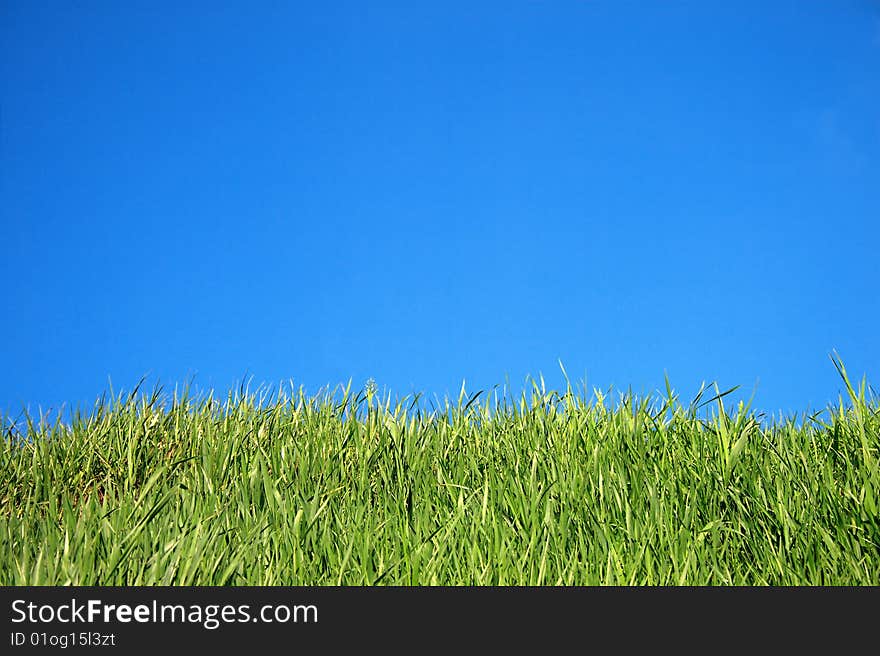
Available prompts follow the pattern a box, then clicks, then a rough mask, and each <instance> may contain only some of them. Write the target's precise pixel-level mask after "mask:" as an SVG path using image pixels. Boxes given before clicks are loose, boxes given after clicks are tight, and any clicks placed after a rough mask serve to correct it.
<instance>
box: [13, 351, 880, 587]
mask: <svg viewBox="0 0 880 656" xmlns="http://www.w3.org/2000/svg"><path fill="white" fill-rule="evenodd" d="M835 363H836V364H837V365H838V367H839V370H840V374H841V376H842V378H843V381H844V383H845V385H846V389H847V390H848V394H847V398H845V399H841V401H840V403H839V404H838V405H835V406H834V407H829V408H828V409H827V410H826V411H825V412H824V413H821V414H820V415H817V416H814V417H813V418H812V419H811V418H805V420H804V421H803V422H795V421H793V420H782V419H778V420H774V421H772V422H761V421H759V417H758V416H756V414H755V413H754V412H753V411H751V410H750V409H749V407H748V406H746V405H743V404H742V403H739V404H738V405H737V406H736V407H734V408H730V409H725V407H724V402H725V400H726V399H728V398H730V397H724V396H722V397H721V398H715V399H713V398H712V397H713V396H717V393H718V392H717V389H716V390H714V391H709V390H703V391H702V393H701V394H699V395H698V398H697V399H696V400H695V401H693V402H687V403H683V402H681V401H679V399H678V398H677V396H676V395H675V394H674V393H673V391H672V390H667V393H666V394H665V395H659V396H657V397H656V398H637V397H633V396H626V395H624V396H619V395H618V396H615V397H614V399H613V401H612V399H611V398H606V397H604V396H603V395H602V394H601V393H598V392H597V393H593V394H589V395H588V394H586V393H585V392H582V391H574V390H572V389H571V388H568V389H566V390H565V391H562V392H553V391H549V390H544V389H543V388H542V384H541V383H540V382H538V383H535V384H534V385H533V389H531V390H530V391H529V392H528V393H524V394H522V395H521V396H519V397H517V398H515V399H514V398H498V397H497V396H496V395H493V394H483V395H474V396H473V397H470V396H462V397H461V398H460V399H459V400H457V401H455V402H446V403H445V404H444V405H443V406H442V407H440V408H434V409H432V410H426V409H425V408H424V403H414V401H415V400H416V399H413V398H409V399H403V400H401V401H396V402H392V401H391V400H390V398H388V397H385V398H384V399H383V398H382V397H381V395H379V394H377V393H376V391H375V390H374V389H370V388H369V387H368V388H367V389H366V390H363V391H361V392H360V393H357V394H355V393H353V392H352V391H351V390H350V389H349V390H337V391H336V393H334V394H330V393H326V394H319V395H318V396H316V397H313V398H310V397H307V396H305V395H303V394H302V393H291V394H290V395H289V396H285V395H284V394H283V393H282V394H279V395H278V396H277V398H276V396H275V395H274V394H273V396H272V397H271V398H268V397H267V396H266V393H265V392H264V393H262V394H260V393H254V394H251V393H247V392H238V393H234V394H230V395H229V396H228V397H227V398H226V399H225V400H224V401H223V402H220V401H218V400H217V399H214V398H212V397H211V396H210V395H208V396H203V397H200V398H186V397H185V396H184V397H183V398H174V397H173V396H172V398H164V397H163V395H162V394H160V393H159V392H158V391H157V392H155V393H153V394H152V395H144V394H139V395H138V394H133V395H128V396H125V397H121V396H117V397H115V398H112V399H111V400H109V401H107V402H103V403H99V404H98V405H97V406H96V408H95V409H94V411H92V412H90V413H88V414H87V415H80V416H77V417H75V418H74V420H73V421H72V422H71V423H70V424H62V423H60V422H54V423H42V424H41V423H40V422H36V423H31V422H27V425H26V426H21V427H20V428H14V427H13V426H12V424H11V422H10V420H8V419H7V420H6V422H5V426H4V435H5V437H4V440H3V442H2V453H0V584H4V585H24V584H36V585H44V584H77V585H87V584H92V585H94V584H96V585H128V584H141V585H145V584H170V585H245V584H254V585H282V584H283V585H336V584H342V585H375V584H381V585H384V584H398V585H401V584H402V585H433V584H442V585H462V584H476V585H484V584H498V585H513V584H517V585H519V584H526V585H572V584H574V585H585V584H586V585H593V584H624V585H630V584H648V585H658V584H659V585H679V584H698V585H704V584H706V585H729V584H745V585H767V584H770V585H779V584H782V585H819V584H822V585H842V584H860V585H878V584H880V509H878V508H880V469H878V457H880V453H878V452H880V404H878V400H877V398H876V397H875V396H874V395H873V394H872V393H866V388H865V384H864V382H863V383H862V384H861V385H859V386H858V389H853V387H852V386H851V385H850V383H849V381H848V379H847V378H846V373H845V370H843V368H842V363H840V362H839V361H835Z"/></svg>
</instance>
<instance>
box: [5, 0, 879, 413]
mask: <svg viewBox="0 0 880 656" xmlns="http://www.w3.org/2000/svg"><path fill="white" fill-rule="evenodd" d="M0 53H2V56H0V65H2V69H0V176H2V177H0V192H2V206H0V212H2V215H0V228H2V232H0V242H2V253H3V256H2V259H0V275H2V294H3V314H2V316H3V319H2V321H0V354H2V363H3V367H2V372H3V375H2V377H0V411H6V412H12V413H17V412H18V411H20V410H21V409H22V408H23V407H26V406H27V407H30V408H31V410H32V411H36V410H37V409H38V407H40V406H42V408H43V409H44V410H45V409H47V408H56V407H58V405H59V404H61V403H66V404H68V405H76V404H82V403H86V404H90V403H91V402H93V401H94V399H95V398H96V397H97V396H98V395H99V394H100V393H101V392H102V391H104V390H105V389H106V388H107V381H108V377H109V378H110V379H112V381H113V385H114V387H120V388H130V387H131V386H132V385H133V384H134V383H135V382H136V381H137V380H138V379H139V378H140V377H141V376H142V375H144V374H149V376H150V380H153V381H155V380H157V379H158V380H159V381H161V382H163V383H165V384H166V386H169V387H172V388H173V386H174V384H175V383H181V382H183V381H185V380H187V379H188V378H190V377H191V376H194V377H195V382H196V384H197V385H201V386H202V387H205V388H206V387H213V388H216V389H218V390H226V389H228V388H230V386H232V385H234V384H235V383H237V382H238V381H240V380H241V379H242V378H243V377H245V376H246V375H247V376H253V381H254V384H256V383H259V382H268V383H277V382H278V381H281V380H285V381H286V380H288V379H293V381H294V383H295V384H297V385H299V384H302V385H304V386H305V387H306V389H307V390H308V391H317V389H318V388H320V387H322V386H325V385H331V386H332V385H335V384H337V383H342V382H345V381H347V380H348V379H349V378H351V379H353V381H354V385H355V387H359V386H361V385H363V383H364V382H365V381H366V380H367V379H368V378H370V377H373V378H374V379H375V380H376V382H377V383H378V384H379V386H380V388H381V387H387V388H389V389H391V390H393V391H394V392H396V393H400V394H406V393H410V392H412V391H422V392H425V393H426V394H427V395H428V396H433V395H438V396H440V397H442V396H443V395H444V394H446V393H450V394H453V395H454V394H457V392H458V389H459V388H460V386H461V382H462V379H465V380H466V381H467V386H468V389H469V390H472V391H475V390H477V389H480V388H483V387H486V386H491V385H493V384H497V383H504V382H505V377H509V380H510V381H511V383H512V384H513V385H514V386H516V385H519V384H522V381H523V380H524V378H525V376H526V375H528V374H533V375H537V374H539V373H541V372H543V374H544V375H545V378H546V379H547V382H548V384H552V385H554V386H558V385H559V384H561V380H562V377H561V372H560V371H559V367H558V364H557V360H558V359H561V360H562V362H563V363H564V364H565V366H566V369H567V370H568V372H569V375H570V376H571V377H572V379H573V380H574V381H579V380H581V379H583V378H584V377H586V381H587V384H588V386H590V387H592V386H594V385H595V386H600V387H607V386H609V385H614V386H615V387H617V388H626V387H628V386H631V387H632V388H633V390H635V391H637V392H651V391H652V390H655V389H658V388H662V386H663V375H664V371H666V372H668V374H669V377H670V379H671V381H672V384H673V385H674V386H675V388H676V389H677V390H679V391H680V392H681V393H682V395H683V396H687V397H690V396H692V395H693V393H695V392H696V391H697V389H698V387H699V385H700V382H701V381H704V380H705V381H707V382H708V381H713V380H717V381H718V382H719V384H720V385H722V386H725V387H729V386H732V385H737V384H740V385H743V387H744V388H745V389H746V390H748V392H749V393H751V391H752V390H753V389H754V388H755V385H756V383H757V392H756V396H755V405H756V406H757V407H759V408H761V409H764V410H767V411H770V412H776V411H779V410H783V411H786V412H789V411H790V412H795V411H802V410H807V409H818V408H821V407H824V406H825V404H826V403H827V402H828V401H830V400H832V399H835V398H836V396H837V394H838V392H839V391H840V390H841V385H840V381H839V379H838V378H837V375H836V373H835V371H834V368H833V366H832V364H831V362H830V361H829V359H828V354H829V353H830V352H831V350H832V349H837V350H838V351H839V352H840V354H841V355H842V356H843V358H844V361H845V362H846V364H847V366H848V368H849V369H850V370H851V373H852V374H854V375H855V376H857V377H861V375H863V374H866V375H867V377H868V381H869V382H870V383H872V384H873V385H874V386H875V388H876V387H877V385H878V381H880V339H878V333H880V330H878V326H880V264H878V259H880V258H878V257H877V253H878V245H880V227H878V225H880V5H878V4H877V3H876V2H867V1H861V2H859V1H852V2H848V1H843V0H842V1H840V2H819V1H815V2H810V1H808V2H770V3H765V2H751V3H747V2H734V3H731V2H705V1H697V0H694V1H693V2H687V3H683V2H663V3H661V2H638V3H635V2H632V3H625V2H611V1H608V2H508V1H505V2H449V1H444V2H424V3H412V2H396V3H383V2H369V3H366V2H346V3H339V2H309V3H305V2H303V3H295V2H272V3H270V2H247V3H246V2H215V1H212V2H185V3H179V2H133V1H130V0H129V1H126V2H100V3H98V2H76V3H73V2H31V1H12V0H4V1H3V2H2V5H0Z"/></svg>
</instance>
